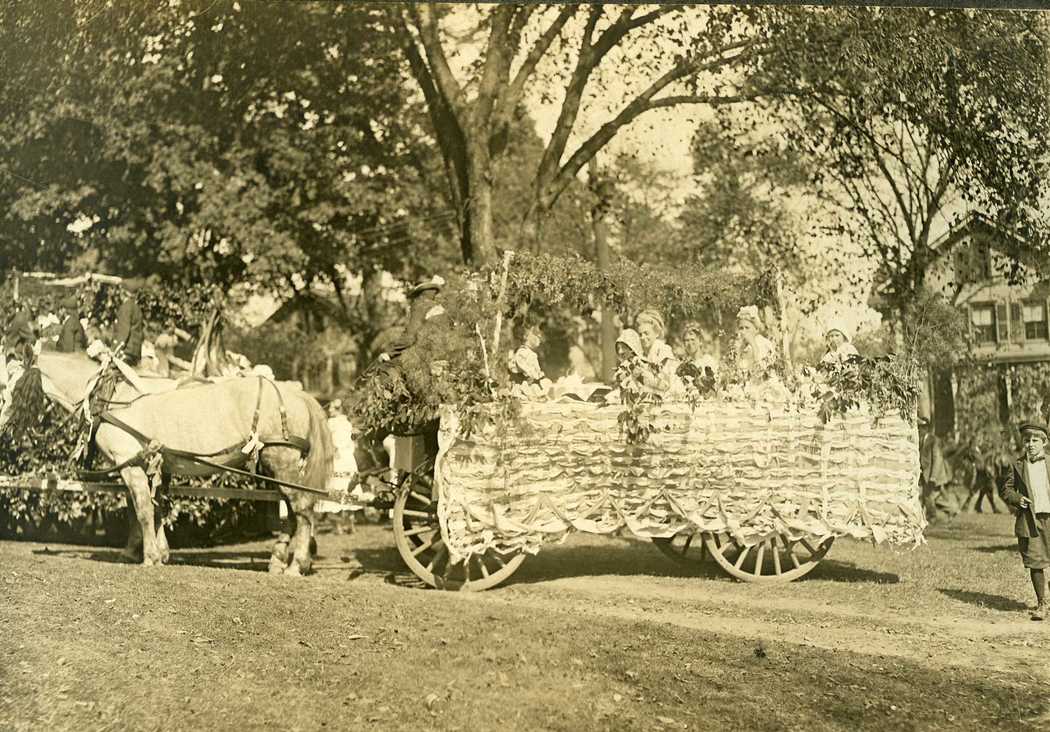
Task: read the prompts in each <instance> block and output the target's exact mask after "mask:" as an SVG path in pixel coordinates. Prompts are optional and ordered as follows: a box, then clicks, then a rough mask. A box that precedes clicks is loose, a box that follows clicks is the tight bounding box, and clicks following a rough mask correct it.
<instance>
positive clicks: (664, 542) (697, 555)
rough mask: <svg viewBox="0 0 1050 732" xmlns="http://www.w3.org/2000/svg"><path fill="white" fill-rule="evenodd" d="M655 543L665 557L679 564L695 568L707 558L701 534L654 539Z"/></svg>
mask: <svg viewBox="0 0 1050 732" xmlns="http://www.w3.org/2000/svg"><path fill="white" fill-rule="evenodd" d="M653 543H654V544H656V548H657V549H659V550H660V551H661V552H662V553H663V554H664V555H665V556H667V557H670V558H671V560H672V561H674V562H677V563H678V564H684V565H686V566H694V565H696V564H699V563H700V562H702V561H704V560H705V559H706V558H707V552H706V551H705V547H704V542H703V541H702V539H701V537H700V534H699V533H693V534H675V535H674V536H671V537H667V538H659V539H653Z"/></svg>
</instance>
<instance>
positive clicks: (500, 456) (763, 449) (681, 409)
mask: <svg viewBox="0 0 1050 732" xmlns="http://www.w3.org/2000/svg"><path fill="white" fill-rule="evenodd" d="M620 411H621V407H619V406H617V405H602V404H594V403H589V402H579V401H542V402H524V403H523V404H522V405H521V413H520V415H518V416H517V417H516V418H512V419H503V418H501V417H498V416H497V417H495V418H494V419H493V420H491V421H488V422H487V423H486V426H485V427H484V428H482V429H481V430H480V431H477V432H475V434H473V435H471V436H469V437H464V436H463V435H461V434H460V433H459V420H458V418H457V415H456V413H455V411H454V410H452V409H448V410H445V411H444V413H443V414H442V419H441V424H440V430H439V432H438V439H437V443H438V444H437V450H436V453H435V451H434V450H433V448H432V449H431V450H430V451H427V450H426V445H425V443H426V441H425V440H422V439H420V438H415V439H411V438H402V439H401V442H400V445H401V449H402V455H403V457H402V458H401V466H402V467H403V468H406V471H405V473H404V475H403V479H402V481H401V483H400V487H399V490H398V492H397V494H396V499H395V504H394V536H395V541H396V544H397V548H398V551H399V552H400V554H401V556H402V558H403V559H404V561H405V563H406V565H407V566H408V567H409V568H410V569H411V570H412V571H413V573H415V574H416V575H417V576H418V577H420V578H421V579H422V580H423V581H425V582H427V583H428V584H430V585H433V586H456V587H462V588H464V589H485V588H489V587H494V586H495V585H497V584H499V583H500V582H502V581H504V580H506V579H507V578H508V577H510V576H511V574H513V573H514V571H515V570H516V569H517V568H518V566H520V564H521V563H522V561H523V560H524V558H525V557H526V556H527V555H528V554H534V553H536V552H537V551H539V549H540V548H541V547H542V545H543V544H545V543H549V542H552V541H558V540H561V539H562V538H564V537H565V536H567V535H568V534H569V533H572V532H574V531H581V532H587V533H596V534H610V533H614V532H619V531H621V530H627V531H629V532H630V533H631V534H633V535H634V536H637V537H641V538H648V539H652V540H653V541H654V542H656V544H657V546H659V547H660V548H661V549H663V550H664V552H665V553H667V554H668V555H670V556H671V557H673V558H675V559H678V560H682V561H693V560H696V559H700V558H702V556H703V553H704V551H705V550H706V552H707V553H709V554H710V556H711V557H712V558H713V559H714V560H715V561H716V562H717V564H718V566H720V567H721V568H722V569H723V570H724V571H725V572H726V573H727V574H729V575H731V576H733V577H736V578H738V579H742V580H745V581H750V582H777V581H790V580H794V579H797V578H799V577H802V576H803V575H805V574H806V573H808V572H809V571H810V570H812V569H813V568H814V567H815V566H816V565H817V563H818V562H819V561H820V560H821V559H822V558H823V557H824V555H825V553H826V552H827V551H828V549H829V548H830V546H831V544H832V542H833V541H834V540H835V539H836V538H838V537H842V536H849V537H853V538H860V539H869V540H872V541H874V542H876V543H882V542H889V543H894V544H917V543H919V542H921V541H922V529H923V527H924V526H925V520H924V517H923V514H922V510H921V507H920V501H919V489H918V470H919V465H918V451H917V436H916V431H915V427H914V426H913V425H911V424H909V423H908V422H907V421H905V420H903V419H901V418H900V416H898V415H885V416H882V417H880V418H877V419H876V418H875V416H874V415H872V414H871V413H870V412H869V411H867V410H864V409H860V410H854V411H852V412H850V413H848V414H847V415H845V416H838V417H834V418H832V419H831V420H830V421H828V422H826V423H825V422H824V421H823V419H822V418H821V417H820V416H818V414H817V413H816V412H815V411H813V412H810V411H797V410H788V409H784V408H780V409H777V408H775V407H774V406H772V405H766V404H740V403H731V402H718V401H711V402H706V403H702V404H700V405H690V404H684V403H673V404H665V405H659V406H653V407H652V408H650V410H649V414H648V417H649V419H650V420H651V421H652V424H653V426H654V429H653V431H652V433H651V435H650V437H649V440H647V441H646V442H645V443H643V444H632V443H629V442H627V441H626V440H625V439H624V437H623V435H622V434H621V430H620V427H619V424H618V415H619V413H620ZM431 442H433V441H431ZM405 453H409V454H411V457H405Z"/></svg>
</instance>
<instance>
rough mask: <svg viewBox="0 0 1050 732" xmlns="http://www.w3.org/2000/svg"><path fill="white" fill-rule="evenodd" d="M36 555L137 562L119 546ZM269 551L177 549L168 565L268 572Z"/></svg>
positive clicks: (65, 550) (94, 560) (51, 550)
mask: <svg viewBox="0 0 1050 732" xmlns="http://www.w3.org/2000/svg"><path fill="white" fill-rule="evenodd" d="M33 554H35V555H38V556H45V557H64V558H67V559H87V560H89V561H92V562H104V563H107V564H127V565H131V566H133V565H137V564H140V562H131V561H128V559H127V558H126V557H125V556H124V555H123V554H122V553H121V550H119V549H100V548H96V547H90V548H88V547H85V548H84V549H48V548H46V547H45V548H43V549H34V550H33ZM269 562H270V553H269V552H265V551H240V550H234V551H226V552H179V551H174V552H172V554H171V557H170V558H169V559H168V564H169V565H175V566H189V567H211V568H214V569H240V570H247V571H254V572H265V571H266V570H267V569H268V568H269Z"/></svg>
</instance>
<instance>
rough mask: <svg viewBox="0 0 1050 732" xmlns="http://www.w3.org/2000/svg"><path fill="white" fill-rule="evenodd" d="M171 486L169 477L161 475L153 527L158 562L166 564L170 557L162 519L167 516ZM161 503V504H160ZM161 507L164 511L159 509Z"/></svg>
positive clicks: (165, 474)
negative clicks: (155, 535) (158, 557)
mask: <svg viewBox="0 0 1050 732" xmlns="http://www.w3.org/2000/svg"><path fill="white" fill-rule="evenodd" d="M170 485H171V476H170V475H168V474H167V473H164V474H163V477H162V479H161V485H160V489H159V490H158V491H157V510H156V511H154V519H153V525H154V529H155V531H156V532H157V551H159V552H160V561H161V562H162V563H164V564H167V562H168V559H169V558H170V557H171V550H170V549H169V548H168V535H167V533H166V532H165V531H164V518H165V517H166V516H167V514H168V511H167V509H168V487H169V486H170ZM162 501H163V504H162V503H161V502H162ZM161 505H163V506H164V509H161V508H160V507H161Z"/></svg>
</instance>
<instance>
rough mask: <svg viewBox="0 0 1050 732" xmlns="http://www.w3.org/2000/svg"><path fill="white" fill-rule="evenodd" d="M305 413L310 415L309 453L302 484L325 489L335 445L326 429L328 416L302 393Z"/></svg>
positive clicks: (315, 401) (310, 398)
mask: <svg viewBox="0 0 1050 732" xmlns="http://www.w3.org/2000/svg"><path fill="white" fill-rule="evenodd" d="M301 396H302V399H303V402H304V403H305V404H306V411H307V412H309V414H310V434H309V440H310V452H309V454H308V455H307V456H306V467H305V468H304V470H303V482H304V484H305V485H307V486H309V487H311V488H320V489H322V490H323V489H326V488H327V487H328V479H329V477H331V475H332V469H333V464H334V461H335V444H334V443H333V442H332V433H331V431H330V430H329V429H328V415H326V414H325V411H324V408H323V407H322V406H321V405H320V404H319V403H318V402H317V400H316V399H314V398H313V397H312V396H310V395H309V394H307V393H306V392H303V393H302V395H301Z"/></svg>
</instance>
